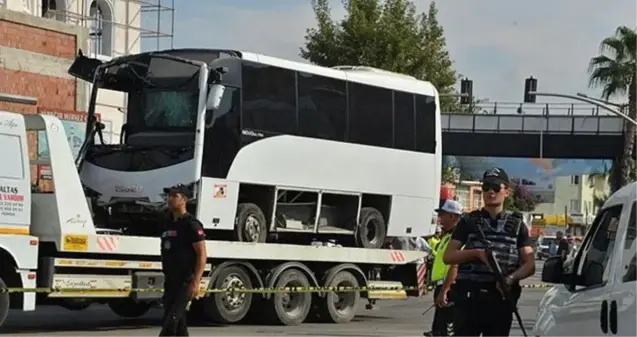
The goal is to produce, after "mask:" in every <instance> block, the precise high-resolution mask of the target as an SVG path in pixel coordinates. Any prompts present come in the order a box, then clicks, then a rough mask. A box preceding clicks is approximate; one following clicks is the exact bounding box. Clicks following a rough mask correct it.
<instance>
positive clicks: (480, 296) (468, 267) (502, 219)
mask: <svg viewBox="0 0 637 337" xmlns="http://www.w3.org/2000/svg"><path fill="white" fill-rule="evenodd" d="M478 226H479V227H480V228H481V229H482V231H483V233H484V235H485V236H486V239H487V240H489V241H490V242H491V244H492V249H493V250H494V252H495V255H496V260H497V262H498V264H499V265H500V268H501V269H502V273H503V274H504V276H507V275H510V274H511V273H513V272H514V271H515V270H517V269H518V268H519V266H520V263H521V261H520V254H519V251H520V248H522V247H525V246H531V245H532V244H533V241H532V240H531V238H530V237H529V231H528V229H527V228H526V225H525V224H524V222H523V220H522V216H521V214H519V213H507V212H501V213H500V214H498V215H497V216H496V218H495V219H492V218H491V216H490V215H489V213H488V212H486V211H485V210H480V211H474V212H471V213H469V214H467V215H465V216H463V217H462V218H461V219H460V222H459V223H458V225H457V226H456V229H455V231H454V233H453V236H452V240H458V241H460V242H461V243H462V244H463V245H464V249H476V248H486V247H485V245H484V243H483V242H482V241H481V235H480V232H479V231H478ZM521 290H522V289H521V287H520V285H519V284H514V285H513V286H512V287H511V289H510V294H511V297H512V299H513V302H514V303H507V302H505V301H504V300H503V297H502V294H501V293H500V291H499V290H498V288H497V283H496V277H495V275H494V273H493V272H492V271H490V269H489V267H488V266H487V265H486V264H484V263H483V262H482V261H480V260H472V261H470V262H467V263H461V264H459V265H458V276H457V277H456V284H455V285H454V289H453V292H454V301H455V312H454V313H455V314H454V324H453V326H454V333H455V335H457V336H480V334H482V335H483V336H508V335H509V332H510V330H511V323H512V319H513V311H512V306H513V305H517V300H518V299H519V297H520V293H521Z"/></svg>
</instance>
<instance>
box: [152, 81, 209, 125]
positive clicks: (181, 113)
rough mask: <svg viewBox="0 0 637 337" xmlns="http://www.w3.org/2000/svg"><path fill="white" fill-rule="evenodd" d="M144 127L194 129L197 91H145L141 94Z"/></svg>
mask: <svg viewBox="0 0 637 337" xmlns="http://www.w3.org/2000/svg"><path fill="white" fill-rule="evenodd" d="M141 96H142V100H143V102H142V105H143V108H142V109H143V114H144V125H145V126H147V127H151V128H167V127H186V128H189V127H195V126H196V124H197V103H198V99H199V93H198V92H197V91H175V90H157V89H146V90H144V91H143V92H142V95H141Z"/></svg>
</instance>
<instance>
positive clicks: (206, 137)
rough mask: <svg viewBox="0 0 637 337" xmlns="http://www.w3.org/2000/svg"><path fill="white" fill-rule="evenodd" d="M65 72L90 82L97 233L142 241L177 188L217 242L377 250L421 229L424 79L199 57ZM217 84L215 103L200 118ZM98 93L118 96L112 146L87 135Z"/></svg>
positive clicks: (88, 177) (240, 56)
mask: <svg viewBox="0 0 637 337" xmlns="http://www.w3.org/2000/svg"><path fill="white" fill-rule="evenodd" d="M208 69H211V72H210V73H209V74H205V76H204V74H203V73H202V71H203V72H208V71H209V70H208ZM69 72H70V73H72V74H74V75H75V76H77V77H79V78H82V79H84V80H88V81H90V82H93V81H95V82H94V86H93V88H94V89H93V92H92V96H91V103H90V106H89V120H90V122H89V123H90V124H91V125H88V126H87V137H86V144H85V145H86V146H85V147H84V149H83V151H81V152H80V155H79V157H78V164H79V165H80V170H81V172H80V173H81V177H82V182H83V184H84V185H85V187H86V190H87V194H88V196H89V197H91V199H92V209H93V212H94V213H95V215H96V222H97V224H98V225H100V226H102V227H105V228H109V229H111V230H121V231H123V233H129V234H131V235H154V234H153V233H155V230H154V227H156V225H155V224H156V223H157V221H158V217H160V216H163V214H164V213H163V211H162V207H164V205H165V197H166V196H165V195H164V194H163V188H165V187H169V186H172V185H175V184H179V183H182V184H186V185H188V186H190V187H191V188H192V190H193V194H194V198H193V200H192V212H193V213H194V214H196V216H197V217H198V218H199V219H200V220H201V222H202V223H203V224H204V227H205V229H206V230H207V231H208V233H209V235H210V236H213V237H215V238H219V239H229V240H237V241H248V242H266V240H267V241H268V242H272V241H277V242H285V241H288V240H292V241H293V242H294V243H306V242H305V241H306V240H312V239H315V238H320V239H322V240H323V239H326V238H329V239H337V240H338V242H339V243H342V244H344V245H356V246H360V247H366V248H378V247H381V246H382V245H383V244H384V242H385V239H386V238H387V237H397V236H420V235H426V234H428V233H430V232H432V229H431V226H432V225H431V224H430V223H429V222H430V221H429V219H430V217H431V214H432V211H433V209H434V208H435V206H437V204H438V199H439V191H440V177H441V154H442V148H441V128H440V109H439V100H438V93H437V90H436V89H435V88H434V86H433V85H432V84H431V83H429V82H424V81H419V80H416V79H415V78H413V77H409V76H405V75H400V74H395V73H390V72H385V71H380V70H377V69H372V68H367V67H348V66H341V67H335V68H324V67H319V66H314V65H309V64H304V63H298V62H293V61H288V60H282V59H278V58H274V57H268V56H263V55H258V54H253V53H247V52H240V51H228V50H206V49H180V50H166V51H161V52H152V53H142V54H138V55H130V56H125V57H121V58H117V59H114V60H112V61H110V62H108V63H104V64H102V63H101V62H99V61H97V60H94V59H88V58H86V57H83V56H81V55H80V56H79V57H78V58H77V59H76V61H75V63H74V64H73V65H72V66H71V68H70V69H69ZM219 73H223V76H222V78H221V79H220V78H219V76H218V74H219ZM208 75H210V76H208ZM202 80H203V81H205V82H203V84H200V82H201V81H202ZM215 80H216V81H217V82H219V83H220V84H222V85H223V86H225V92H224V94H223V96H222V99H221V103H220V104H219V108H218V109H216V110H214V111H212V110H209V109H207V108H206V96H207V95H208V90H209V87H210V85H211V84H212V83H214V81H215ZM206 84H207V85H206ZM102 89H109V90H117V91H123V92H126V93H128V107H127V109H126V110H127V114H126V123H125V125H124V126H123V128H122V137H121V139H120V144H115V145H110V144H101V143H100V141H99V137H94V134H95V133H97V134H98V135H99V123H98V122H96V121H95V119H94V118H91V117H92V116H93V115H94V113H95V106H94V105H95V100H96V95H97V91H98V90H102ZM207 110H208V111H207ZM206 111H207V112H206ZM96 125H97V127H95V126H96Z"/></svg>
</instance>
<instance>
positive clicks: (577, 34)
mask: <svg viewBox="0 0 637 337" xmlns="http://www.w3.org/2000/svg"><path fill="white" fill-rule="evenodd" d="M191 1H192V0H191ZM207 1H209V2H206V3H208V5H203V7H199V8H198V9H196V10H195V11H194V12H193V11H191V10H189V9H188V8H187V10H186V11H182V12H180V11H181V9H180V8H179V5H177V13H178V17H180V18H183V19H180V18H178V20H177V22H176V30H177V31H176V32H177V34H176V40H175V42H176V45H177V46H182V47H183V46H189V47H208V48H219V47H221V48H233V49H239V50H249V51H254V52H258V53H262V54H267V55H271V56H277V57H282V58H287V59H294V60H300V58H299V56H298V54H299V48H300V46H301V45H302V44H303V36H304V35H305V29H306V28H308V27H312V26H314V24H315V21H314V15H313V13H312V10H311V7H310V5H309V1H301V0H297V1H294V2H290V4H287V3H286V5H285V6H282V5H281V6H272V7H264V8H261V7H262V6H256V2H255V5H254V6H248V5H246V4H242V5H241V6H239V5H236V4H235V5H231V2H230V1H224V3H225V4H219V3H220V2H221V1H219V0H215V1H210V0H207ZM270 1H274V0H270ZM244 2H246V1H244ZM332 2H333V5H334V11H335V15H336V16H339V17H342V16H343V13H344V11H343V9H342V6H341V5H340V1H339V0H333V1H332ZM428 5H429V1H420V2H418V7H419V9H421V10H423V11H424V10H426V9H427V6H428ZM438 7H439V11H440V13H439V20H440V22H441V23H442V25H443V27H444V29H445V34H446V38H447V44H448V47H449V50H450V53H451V56H452V58H453V59H454V60H455V61H456V64H455V65H456V69H457V71H458V72H460V73H462V74H464V75H466V76H468V77H470V78H471V79H473V80H474V90H475V94H476V95H477V96H481V97H487V98H490V99H491V100H492V101H515V102H519V101H520V100H521V97H522V89H523V81H524V78H526V77H527V76H528V75H531V74H532V75H533V76H535V77H536V78H538V79H539V87H540V89H541V90H544V91H559V92H565V93H575V92H577V91H589V92H593V91H592V90H590V89H588V88H587V74H586V70H587V67H588V61H589V59H590V58H591V57H592V56H595V55H596V54H597V53H598V46H599V42H600V41H601V39H603V38H604V37H607V36H609V35H611V34H613V33H614V30H615V28H616V27H617V26H618V25H629V26H630V25H634V22H635V21H634V20H635V13H636V8H635V2H634V1H631V0H610V1H603V2H602V1H599V0H558V1H555V0H535V1H526V2H523V1H511V0H481V1H469V0H444V1H439V2H438ZM200 13H201V14H200ZM204 13H205V14H204ZM210 13H214V15H211V14H210Z"/></svg>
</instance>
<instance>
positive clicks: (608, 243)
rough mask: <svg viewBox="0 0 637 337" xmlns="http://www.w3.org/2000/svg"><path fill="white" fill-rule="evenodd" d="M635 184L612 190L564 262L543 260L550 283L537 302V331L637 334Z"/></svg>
mask: <svg viewBox="0 0 637 337" xmlns="http://www.w3.org/2000/svg"><path fill="white" fill-rule="evenodd" d="M636 200H637V183H632V184H630V185H628V186H625V187H623V188H622V189H620V190H619V191H617V192H616V193H615V194H613V195H612V196H611V197H610V198H609V199H608V201H606V203H605V204H604V207H602V209H601V210H600V212H599V214H597V217H596V218H595V221H594V222H593V224H592V225H591V227H590V229H589V230H588V233H586V237H585V238H584V241H583V242H582V245H581V248H580V249H579V250H578V251H577V253H576V254H575V256H574V258H572V259H570V260H567V261H566V262H565V263H564V264H563V263H562V262H561V260H560V259H559V258H550V259H548V260H547V261H546V262H545V263H544V269H543V270H542V281H543V282H548V283H554V284H555V286H554V287H553V288H551V289H550V290H549V291H547V292H546V294H545V295H544V298H542V301H541V302H540V306H539V311H538V315H537V321H536V323H535V327H534V332H533V335H535V336H575V335H578V336H636V335H637V328H636V326H635V319H636V318H635V316H637V307H636V306H635V302H636V301H637V293H636V290H637V289H636V288H635V286H636V283H635V258H636V257H637V253H636V252H635V241H636V240H635V234H636V233H635V232H636V229H635V221H636V219H637V218H636V213H637V205H636Z"/></svg>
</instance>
